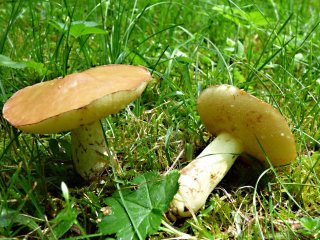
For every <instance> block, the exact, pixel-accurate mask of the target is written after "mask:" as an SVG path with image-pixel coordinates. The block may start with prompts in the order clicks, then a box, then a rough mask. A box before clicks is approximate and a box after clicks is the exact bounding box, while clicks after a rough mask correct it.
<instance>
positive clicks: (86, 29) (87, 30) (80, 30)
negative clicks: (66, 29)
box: [70, 21, 106, 38]
mask: <svg viewBox="0 0 320 240" xmlns="http://www.w3.org/2000/svg"><path fill="white" fill-rule="evenodd" d="M96 26H98V24H97V23H95V22H87V21H76V22H73V23H72V24H71V27H70V34H71V36H73V37H75V38H78V37H80V36H83V35H90V34H106V31H104V30H103V29H101V28H98V27H96Z"/></svg>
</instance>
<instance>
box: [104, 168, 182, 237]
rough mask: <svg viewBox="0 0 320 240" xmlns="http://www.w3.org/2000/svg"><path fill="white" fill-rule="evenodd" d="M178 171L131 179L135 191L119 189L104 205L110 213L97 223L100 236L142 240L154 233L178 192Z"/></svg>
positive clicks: (144, 175)
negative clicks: (135, 188)
mask: <svg viewBox="0 0 320 240" xmlns="http://www.w3.org/2000/svg"><path fill="white" fill-rule="evenodd" d="M179 175H180V174H179V172H178V171H172V172H171V173H170V174H168V175H166V176H160V175H159V174H157V173H152V172H149V173H145V174H143V175H140V176H138V177H136V178H135V179H133V184H136V187H137V190H136V191H132V190H130V189H128V188H127V189H123V190H119V191H118V192H116V193H115V194H113V195H112V197H110V198H107V199H106V200H105V203H106V204H107V205H108V206H110V207H111V214H110V215H107V216H105V217H104V218H103V219H102V221H101V222H100V224H99V229H100V232H101V233H103V234H113V233H116V236H117V238H118V239H128V240H129V239H145V238H146V237H147V236H148V235H150V234H153V233H155V232H157V231H158V229H159V227H160V224H161V220H162V215H163V213H165V212H166V211H167V210H168V208H169V205H170V203H171V201H172V199H173V197H174V195H175V194H176V192H177V191H178V178H179Z"/></svg>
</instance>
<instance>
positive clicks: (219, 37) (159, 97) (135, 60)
mask: <svg viewBox="0 0 320 240" xmlns="http://www.w3.org/2000/svg"><path fill="white" fill-rule="evenodd" d="M0 11H1V14H0V26H1V27H0V54H2V55H5V56H7V57H10V58H11V60H13V61H15V62H19V63H21V62H23V63H25V64H26V66H25V67H23V68H16V67H17V66H16V65H14V66H15V67H14V68H12V67H7V66H4V65H5V64H4V63H3V62H0V76H1V78H0V89H1V98H2V102H1V106H3V104H4V102H5V100H6V99H8V98H9V97H10V96H11V95H12V94H13V93H14V92H15V91H17V90H19V89H21V88H23V87H25V86H29V85H32V84H34V83H36V82H40V81H45V80H49V79H52V78H55V77H58V76H63V75H66V74H69V73H72V72H75V71H81V70H84V69H87V68H90V67H92V66H98V65H102V64H109V63H126V64H134V65H143V66H146V67H148V68H149V70H150V71H151V72H152V75H153V82H152V83H151V84H149V86H148V88H147V89H146V91H145V92H144V94H143V96H142V97H141V98H140V99H138V100H137V101H135V102H134V103H132V104H131V105H130V106H129V107H128V108H126V109H125V110H123V111H122V112H120V113H119V114H115V115H113V116H110V117H108V118H106V119H105V120H103V125H104V127H105V130H106V137H107V139H108V145H109V146H110V148H111V149H112V150H113V151H114V152H115V153H116V158H117V160H118V166H117V171H116V173H117V178H116V179H117V180H118V182H120V184H123V183H127V182H129V181H130V180H131V179H132V178H133V177H134V176H137V175H139V174H141V173H143V172H145V171H158V172H165V171H166V170H167V169H169V168H170V166H171V164H172V162H173V161H174V160H175V159H176V158H177V156H179V155H180V158H179V161H178V164H177V165H176V168H178V169H180V168H182V167H183V166H184V165H186V164H187V163H188V162H189V161H191V160H192V158H194V157H195V156H196V155H197V153H199V151H201V150H202V149H203V148H204V146H205V145H206V143H207V142H208V139H209V138H211V137H210V136H209V134H208V133H207V132H206V130H205V129H204V128H203V126H202V124H201V121H200V119H199V116H198V114H197V111H196V99H197V96H198V94H199V93H200V92H201V91H202V89H205V88H206V87H207V86H209V85H212V84H221V83H228V84H233V85H235V86H238V87H239V88H243V89H245V90H246V91H248V92H250V93H251V94H253V95H255V96H256V97H258V98H260V99H262V100H264V101H266V102H268V103H270V104H272V105H273V106H274V107H275V108H277V109H279V111H280V112H281V113H282V114H283V115H284V116H285V117H286V118H287V119H288V122H289V125H290V127H291V129H292V131H293V133H294V136H295V139H296V144H297V149H298V153H299V155H298V157H297V159H296V161H295V162H294V163H293V164H292V165H290V166H287V167H283V168H277V169H274V168H273V167H270V168H268V169H267V170H265V171H264V172H261V171H260V172H259V173H257V174H256V175H255V176H252V175H254V174H252V171H253V170H252V167H248V166H247V165H245V164H243V163H242V162H241V161H238V162H237V163H236V164H235V166H233V167H232V169H231V171H230V172H229V173H228V175H227V176H226V178H225V179H224V180H223V181H222V182H221V184H219V186H218V187H217V188H216V189H215V190H214V191H213V192H212V194H211V196H210V198H209V200H208V201H207V204H206V206H205V208H204V209H203V210H201V211H200V212H199V213H198V214H197V216H196V217H195V218H189V219H184V220H178V221H176V222H169V225H170V226H173V227H174V228H175V229H176V230H178V231H180V232H184V233H187V234H189V235H192V236H195V237H196V238H197V239H313V238H316V237H319V231H320V230H319V221H320V218H319V216H320V210H319V209H320V197H319V196H320V176H319V171H320V165H319V161H320V160H319V159H320V154H319V145H320V144H319V139H320V129H319V116H320V113H319V109H320V101H319V95H320V82H319V81H320V80H319V79H320V70H319V69H320V67H319V65H320V64H319V63H320V58H319V55H320V47H319V46H320V40H319V39H320V26H319V19H320V18H319V17H320V16H319V12H320V8H319V4H318V1H317V0H299V1H293V0H287V1H276V0H270V1H263V2H258V1H253V0H246V1H227V0H225V1H223V0H212V1H209V0H202V1H200V0H195V1H185V0H174V1H171V0H170V1H155V0H149V1H147V0H145V1H143V0H140V1H138V0H136V1H135V0H133V1H123V0H119V1H103V0H95V1H83V0H73V1H66V0H64V1H63V0H61V1H58V0H56V1H53V0H47V1H37V0H27V1H22V0H16V1H2V2H1V3H0ZM76 21H87V22H94V23H96V24H97V25H96V26H93V27H92V28H91V29H90V28H89V26H85V27H84V28H85V29H86V30H88V29H89V30H88V32H87V33H83V32H81V31H82V30H83V29H82V30H81V26H79V25H77V24H76V23H77V22H76ZM96 28H99V29H100V30H101V29H102V30H103V31H102V32H101V31H98V30H97V29H96ZM79 31H80V33H82V34H80V35H79ZM0 120H1V128H0V136H1V140H0V169H1V170H0V201H1V204H0V236H1V237H3V238H9V239H11V238H12V239H15V238H25V239H48V238H49V239H57V238H59V237H57V236H59V234H60V235H61V238H70V239H72V238H77V239H91V238H92V239H99V238H101V236H99V234H98V233H97V222H98V220H99V219H101V217H102V216H103V212H102V211H101V210H103V209H104V207H105V206H104V205H103V199H104V198H106V197H107V196H110V194H111V193H112V192H114V190H115V185H116V183H115V182H114V181H110V180H112V179H115V178H114V176H113V175H114V173H113V172H112V171H111V170H108V171H107V172H106V174H105V175H103V176H102V177H101V179H99V181H94V182H91V183H89V184H87V183H83V182H81V181H79V178H77V176H75V174H74V173H73V170H72V163H71V161H70V159H71V156H70V155H71V154H70V136H69V134H68V133H65V134H57V135H50V136H37V135H30V134H25V133H22V132H20V131H18V130H16V129H14V128H13V127H11V126H10V125H9V124H8V123H7V122H6V121H5V120H4V119H3V118H2V117H1V119H0ZM61 181H64V182H65V183H66V184H67V186H68V188H69V191H70V193H69V194H70V199H69V200H68V201H67V200H66V198H65V197H63V194H62V193H61V188H60V183H61ZM70 206H72V207H70ZM72 209H76V210H77V212H76V213H75V212H74V211H73V210H72ZM74 215H75V217H76V219H77V220H76V222H73V220H74V219H73V218H72V217H70V216H74ZM68 216H69V217H68ZM61 222H62V223H63V224H59V223H61ZM317 224H318V225H317ZM61 226H69V228H67V230H66V233H65V234H64V232H65V230H64V229H61ZM314 226H315V227H314ZM317 226H318V227H317ZM175 236H176V235H175V233H173V232H172V231H170V230H169V228H167V227H165V226H163V227H162V228H161V230H159V232H158V233H157V234H155V235H153V236H151V237H150V239H163V238H172V237H175Z"/></svg>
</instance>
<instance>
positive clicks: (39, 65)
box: [25, 60, 50, 76]
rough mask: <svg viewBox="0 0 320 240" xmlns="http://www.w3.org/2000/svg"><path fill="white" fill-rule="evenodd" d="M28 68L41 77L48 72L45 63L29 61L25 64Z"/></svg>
mask: <svg viewBox="0 0 320 240" xmlns="http://www.w3.org/2000/svg"><path fill="white" fill-rule="evenodd" d="M25 64H26V66H27V67H28V68H32V69H33V70H35V71H36V72H37V73H38V74H39V75H40V76H44V75H45V74H47V73H50V72H48V69H47V68H46V67H45V66H44V64H43V63H39V62H35V61H32V60H31V61H28V62H25Z"/></svg>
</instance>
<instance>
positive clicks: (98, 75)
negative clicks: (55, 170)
mask: <svg viewBox="0 0 320 240" xmlns="http://www.w3.org/2000/svg"><path fill="white" fill-rule="evenodd" d="M150 79H151V75H150V73H149V71H147V70H146V69H145V68H143V67H139V66H130V65H120V64H115V65H105V66H99V67H95V68H90V69H88V70H86V71H83V72H80V73H73V74H70V75H67V76H65V77H64V78H56V79H54V80H50V81H46V82H41V83H38V84H35V85H32V86H29V87H26V88H23V89H21V90H19V91H18V92H16V93H15V94H13V95H12V97H11V98H10V99H9V100H8V101H7V102H6V103H5V105H4V107H3V116H4V118H5V119H7V120H8V121H9V122H10V123H11V124H12V125H13V126H15V127H16V128H19V129H21V130H24V131H26V132H30V133H40V134H45V133H58V132H62V131H69V130H72V129H75V128H78V127H80V126H82V125H84V124H88V123H91V122H95V121H98V120H99V119H101V118H103V117H105V116H107V115H109V114H113V113H117V112H118V111H120V110H121V109H123V108H124V107H126V106H127V105H128V104H129V103H130V102H132V101H133V100H135V99H136V98H138V97H139V96H140V95H141V93H142V92H143V90H144V89H145V87H146V86H147V84H148V81H149V80H150Z"/></svg>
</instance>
